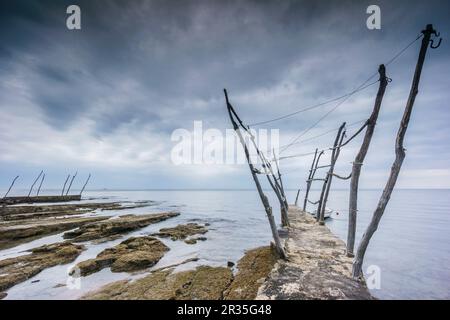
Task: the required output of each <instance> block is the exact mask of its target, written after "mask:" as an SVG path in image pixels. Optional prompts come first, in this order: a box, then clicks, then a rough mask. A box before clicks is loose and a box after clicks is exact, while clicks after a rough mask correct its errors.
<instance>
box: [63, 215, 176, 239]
mask: <svg viewBox="0 0 450 320" xmlns="http://www.w3.org/2000/svg"><path fill="white" fill-rule="evenodd" d="M179 214H180V213H179V212H172V211H170V212H162V213H152V214H142V215H133V214H129V215H124V216H120V217H118V218H113V219H108V220H105V221H101V222H98V223H90V224H87V225H83V226H81V227H79V228H78V229H76V230H74V231H70V232H66V233H64V235H63V237H64V239H71V241H73V242H84V241H89V240H98V239H102V238H108V237H113V236H116V235H118V234H122V233H127V232H130V231H134V230H137V229H140V228H144V227H146V226H148V225H150V224H153V223H158V222H161V221H164V220H167V219H169V218H173V217H176V216H178V215H179Z"/></svg>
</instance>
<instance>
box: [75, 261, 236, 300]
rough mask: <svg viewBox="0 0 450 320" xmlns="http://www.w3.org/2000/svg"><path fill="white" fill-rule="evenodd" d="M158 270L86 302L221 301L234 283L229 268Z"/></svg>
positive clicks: (106, 289)
mask: <svg viewBox="0 0 450 320" xmlns="http://www.w3.org/2000/svg"><path fill="white" fill-rule="evenodd" d="M172 271H173V270H165V271H156V272H153V273H151V274H150V275H148V276H146V277H144V278H141V279H138V280H135V281H133V282H129V281H119V282H115V283H112V284H109V285H107V286H105V287H103V288H101V289H100V290H99V291H97V292H94V293H91V294H88V295H86V296H85V297H84V298H83V299H94V300H102V299H106V300H128V299H133V300H135V299H140V300H142V299H146V300H147V299H150V300H187V299H189V300H220V299H222V298H223V292H224V291H225V290H226V288H227V287H228V286H229V285H230V283H231V282H232V280H233V274H232V272H231V270H230V269H229V268H224V267H209V266H200V267H197V268H196V269H195V270H188V271H183V272H178V273H173V272H172Z"/></svg>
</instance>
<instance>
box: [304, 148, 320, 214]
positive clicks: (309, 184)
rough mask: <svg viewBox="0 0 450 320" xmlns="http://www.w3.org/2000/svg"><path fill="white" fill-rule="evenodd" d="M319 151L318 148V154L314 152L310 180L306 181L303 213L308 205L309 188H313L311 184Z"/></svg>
mask: <svg viewBox="0 0 450 320" xmlns="http://www.w3.org/2000/svg"><path fill="white" fill-rule="evenodd" d="M318 151H319V150H318V149H317V148H316V152H314V159H313V161H312V163H311V169H309V175H308V180H306V193H305V200H304V201H303V211H306V205H307V203H308V195H309V188H311V183H312V181H311V179H312V174H313V170H314V165H315V162H316V158H317V152H318Z"/></svg>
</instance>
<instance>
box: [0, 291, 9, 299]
mask: <svg viewBox="0 0 450 320" xmlns="http://www.w3.org/2000/svg"><path fill="white" fill-rule="evenodd" d="M7 295H8V294H7V293H6V292H0V300H2V299H4V298H6V296H7Z"/></svg>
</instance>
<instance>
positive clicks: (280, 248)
mask: <svg viewBox="0 0 450 320" xmlns="http://www.w3.org/2000/svg"><path fill="white" fill-rule="evenodd" d="M223 91H224V94H225V101H226V104H227V110H228V115H229V116H230V120H231V123H232V124H233V129H234V131H235V132H236V134H237V135H238V137H239V141H240V142H241V144H242V146H243V148H244V152H245V157H246V159H247V163H248V167H249V169H250V173H251V174H252V177H253V181H254V182H255V185H256V189H257V191H258V194H259V197H260V198H261V202H262V203H263V205H264V209H265V211H266V215H267V218H268V220H269V225H270V229H271V231H272V236H273V240H274V242H275V248H276V250H277V252H278V254H279V255H280V257H281V258H282V259H286V253H285V251H284V249H283V246H282V245H281V240H280V236H279V234H278V230H277V226H276V224H275V219H274V217H273V214H272V207H271V206H270V204H269V200H268V199H267V196H266V195H265V194H264V192H263V190H262V187H261V184H260V182H259V179H258V177H257V175H256V172H257V170H256V169H255V167H254V166H253V164H252V162H251V160H250V154H249V151H248V148H247V144H246V143H245V139H244V137H243V136H242V133H241V130H240V129H239V126H238V124H237V123H236V121H235V119H234V118H233V113H234V112H233V111H234V110H233V107H232V106H231V104H230V102H229V100H228V93H227V90H226V89H224V90H223Z"/></svg>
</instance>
